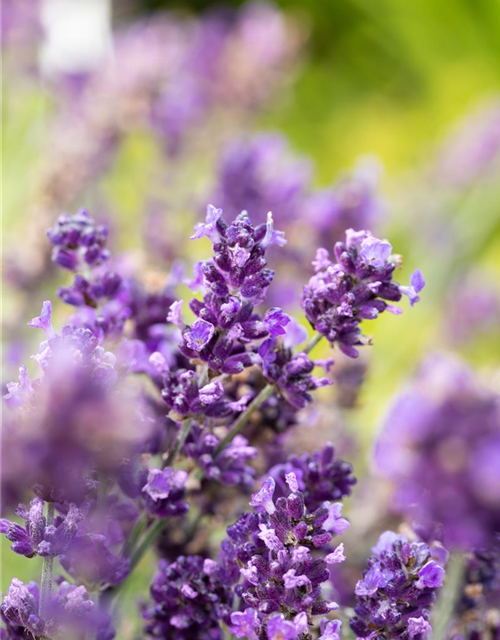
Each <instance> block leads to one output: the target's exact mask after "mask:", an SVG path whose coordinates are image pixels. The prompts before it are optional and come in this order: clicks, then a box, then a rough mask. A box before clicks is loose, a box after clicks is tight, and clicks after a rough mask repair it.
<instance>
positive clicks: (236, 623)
mask: <svg viewBox="0 0 500 640" xmlns="http://www.w3.org/2000/svg"><path fill="white" fill-rule="evenodd" d="M259 628H260V623H259V618H258V616H257V612H256V611H255V609H251V608H248V609H245V611H235V612H234V613H232V614H231V626H230V627H229V631H230V633H232V634H233V636H236V637H237V638H247V640H257V633H258V631H259Z"/></svg>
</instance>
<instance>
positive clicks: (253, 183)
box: [213, 135, 310, 224]
mask: <svg viewBox="0 0 500 640" xmlns="http://www.w3.org/2000/svg"><path fill="white" fill-rule="evenodd" d="M309 174H310V170H309V166H308V163H307V162H305V161H303V160H302V158H296V157H294V156H293V155H292V153H291V152H290V150H289V149H288V145H287V142H286V140H285V139H284V138H282V137H281V136H278V135H259V136H255V137H253V138H250V139H248V138H244V139H236V140H233V141H232V142H231V143H230V144H229V145H228V147H227V149H225V150H224V152H223V155H222V159H221V162H220V165H219V176H218V186H217V190H216V194H215V196H214V198H213V200H214V201H217V202H220V203H221V206H222V208H223V209H224V211H225V212H226V213H227V214H228V215H231V216H235V215H238V213H239V212H240V211H242V210H243V209H246V210H247V211H248V212H249V214H250V215H251V217H252V219H253V220H256V221H258V222H259V223H260V222H265V220H266V215H267V212H268V211H269V210H271V211H273V212H274V214H275V216H276V219H277V220H279V221H280V223H281V224H283V223H285V224H286V223H287V222H289V221H291V220H294V219H296V218H297V216H298V215H299V213H300V207H301V205H302V202H303V199H304V195H305V190H306V188H307V183H308V180H309Z"/></svg>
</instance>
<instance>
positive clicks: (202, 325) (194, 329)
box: [183, 319, 215, 351]
mask: <svg viewBox="0 0 500 640" xmlns="http://www.w3.org/2000/svg"><path fill="white" fill-rule="evenodd" d="M214 333H215V327H214V325H213V324H212V323H210V322H207V321H206V320H201V319H198V320H195V322H193V324H192V325H191V327H190V330H189V331H186V333H185V334H184V335H183V338H184V342H185V343H186V345H187V346H188V347H189V349H193V351H202V349H204V348H205V347H206V346H207V344H208V343H209V342H210V340H211V339H212V337H213V335H214Z"/></svg>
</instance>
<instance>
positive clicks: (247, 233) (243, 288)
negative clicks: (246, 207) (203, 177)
mask: <svg viewBox="0 0 500 640" xmlns="http://www.w3.org/2000/svg"><path fill="white" fill-rule="evenodd" d="M205 236H206V237H208V238H209V239H210V241H211V242H212V243H213V246H214V257H213V259H212V260H207V261H205V262H202V263H198V265H197V267H196V274H197V275H196V277H195V279H194V281H193V283H192V287H193V288H200V289H201V291H202V293H203V300H202V301H200V300H197V299H195V300H192V301H191V303H190V307H191V310H192V311H193V312H194V313H195V314H196V315H197V316H198V319H197V320H196V321H195V322H194V323H193V324H192V325H191V326H188V327H186V328H185V329H184V330H183V340H184V344H183V345H182V346H181V351H182V352H183V353H184V355H186V356H187V357H188V358H191V359H198V360H202V361H203V362H207V363H208V366H209V367H210V368H211V369H213V370H214V371H220V372H222V373H227V374H234V373H239V372H241V371H242V370H243V369H244V368H245V367H248V366H250V365H252V364H254V363H256V362H257V361H258V358H257V357H256V354H255V353H254V352H252V351H251V350H250V349H249V348H247V346H248V345H250V346H251V344H252V342H254V341H256V340H261V339H263V338H266V337H268V336H275V335H280V334H281V333H283V330H282V328H283V327H284V326H286V324H287V323H288V322H289V319H288V316H286V314H284V313H283V312H282V311H281V310H280V309H274V308H273V309H270V310H269V311H268V312H267V313H266V314H265V315H264V317H261V316H260V314H258V313H256V312H255V311H254V305H256V304H259V303H261V302H262V301H263V299H264V296H265V293H266V290H267V288H268V287H269V285H270V284H271V282H272V280H273V277H274V272H273V271H272V270H271V269H269V268H267V262H266V258H265V253H266V249H267V248H268V247H269V246H270V245H272V244H277V245H279V246H283V245H284V244H285V242H286V241H285V239H284V236H283V234H282V233H281V232H279V231H275V230H274V225H273V218H272V215H271V214H269V215H268V220H267V223H266V224H261V225H259V226H257V227H254V226H252V223H251V222H250V219H249V217H248V216H247V214H246V213H245V212H243V213H241V214H240V215H239V216H238V217H237V218H236V220H235V221H234V222H232V223H231V224H230V225H227V224H226V223H225V222H224V221H223V220H222V209H216V208H215V207H213V206H211V205H210V206H209V207H208V210H207V217H206V221H205V222H204V223H199V224H198V225H197V226H196V228H195V233H194V235H193V236H192V239H198V238H202V237H205Z"/></svg>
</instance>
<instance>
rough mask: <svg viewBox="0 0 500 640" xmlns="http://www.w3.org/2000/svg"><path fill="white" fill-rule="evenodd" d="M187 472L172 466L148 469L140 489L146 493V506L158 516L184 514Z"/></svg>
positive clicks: (186, 509)
mask: <svg viewBox="0 0 500 640" xmlns="http://www.w3.org/2000/svg"><path fill="white" fill-rule="evenodd" d="M187 477H188V474H187V472H186V471H183V470H179V471H176V470H174V469H173V468H172V467H166V468H165V469H150V470H149V473H148V481H147V483H146V484H145V485H144V487H143V489H142V491H143V493H145V494H146V508H147V509H148V511H150V512H151V513H153V514H154V515H157V516H158V517H167V516H180V515H184V514H185V513H186V512H187V511H188V509H189V506H188V504H187V502H186V501H185V500H184V498H185V485H186V480H187Z"/></svg>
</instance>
